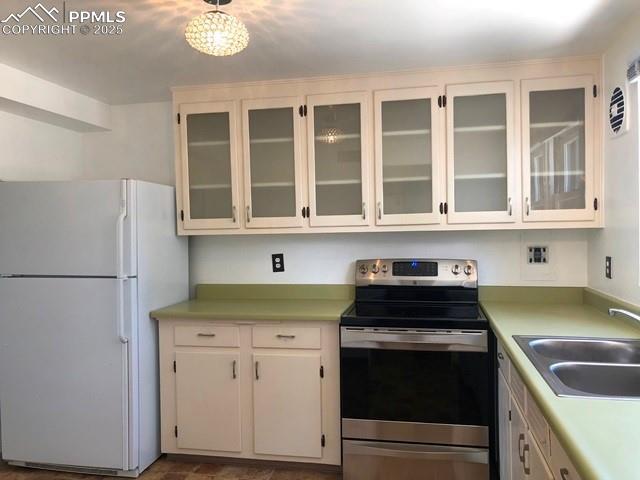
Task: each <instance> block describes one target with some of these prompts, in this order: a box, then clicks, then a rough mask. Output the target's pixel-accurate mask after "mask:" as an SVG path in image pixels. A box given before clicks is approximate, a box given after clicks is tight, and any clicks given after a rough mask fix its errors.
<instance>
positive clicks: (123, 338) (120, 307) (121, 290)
mask: <svg viewBox="0 0 640 480" xmlns="http://www.w3.org/2000/svg"><path fill="white" fill-rule="evenodd" d="M126 281H127V278H119V279H118V332H117V333H118V338H119V339H120V343H123V344H126V343H129V338H128V337H127V336H126V334H125V328H124V317H125V313H124V311H125V304H124V303H125V299H124V297H125V295H124V287H125V282H126Z"/></svg>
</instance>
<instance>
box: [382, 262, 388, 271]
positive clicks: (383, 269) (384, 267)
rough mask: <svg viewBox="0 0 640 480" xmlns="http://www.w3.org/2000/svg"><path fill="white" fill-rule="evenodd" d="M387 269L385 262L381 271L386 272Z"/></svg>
mask: <svg viewBox="0 0 640 480" xmlns="http://www.w3.org/2000/svg"><path fill="white" fill-rule="evenodd" d="M388 270H389V269H388V268H387V265H386V264H384V265H382V273H387V271H388Z"/></svg>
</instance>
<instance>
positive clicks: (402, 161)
mask: <svg viewBox="0 0 640 480" xmlns="http://www.w3.org/2000/svg"><path fill="white" fill-rule="evenodd" d="M439 101H440V102H441V101H442V100H441V97H440V95H438V88H437V87H426V88H408V89H402V90H382V91H378V92H375V93H374V104H375V130H374V139H375V190H376V210H375V212H376V213H375V215H376V224H377V225H420V224H435V223H440V221H441V218H442V215H441V214H440V212H439V210H438V207H436V205H437V204H438V202H441V199H440V191H439V187H440V181H441V178H442V173H444V169H442V168H441V167H442V161H441V145H440V135H441V133H442V132H443V130H442V126H441V124H442V122H441V121H440V118H441V115H440V108H439V105H438V102H439Z"/></svg>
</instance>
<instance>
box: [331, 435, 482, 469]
mask: <svg viewBox="0 0 640 480" xmlns="http://www.w3.org/2000/svg"><path fill="white" fill-rule="evenodd" d="M343 449H344V454H345V455H365V456H375V457H394V458H405V459H415V460H430V461H434V460H436V461H445V462H458V463H460V462H464V463H479V464H483V465H487V464H488V463H489V452H488V451H487V450H486V449H480V448H468V447H440V446H437V445H416V444H407V443H387V442H363V441H355V440H349V441H348V442H344V444H343Z"/></svg>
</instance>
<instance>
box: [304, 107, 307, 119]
mask: <svg viewBox="0 0 640 480" xmlns="http://www.w3.org/2000/svg"><path fill="white" fill-rule="evenodd" d="M303 110H304V116H305V117H306V116H307V106H306V105H304V108H303Z"/></svg>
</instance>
